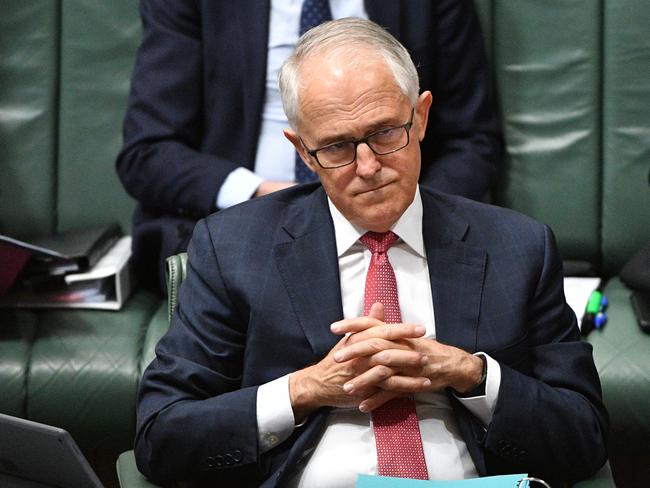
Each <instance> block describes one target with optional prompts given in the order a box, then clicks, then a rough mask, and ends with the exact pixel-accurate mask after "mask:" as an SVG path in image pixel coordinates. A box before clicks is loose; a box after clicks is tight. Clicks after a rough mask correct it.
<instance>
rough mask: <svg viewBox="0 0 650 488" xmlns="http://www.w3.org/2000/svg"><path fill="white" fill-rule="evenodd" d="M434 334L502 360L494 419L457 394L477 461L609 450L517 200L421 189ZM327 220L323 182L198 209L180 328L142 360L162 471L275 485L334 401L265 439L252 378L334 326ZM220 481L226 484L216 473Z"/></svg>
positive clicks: (541, 468)
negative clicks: (507, 205)
mask: <svg viewBox="0 0 650 488" xmlns="http://www.w3.org/2000/svg"><path fill="white" fill-rule="evenodd" d="M421 194H422V200H423V209H424V215H423V227H422V228H423V235H424V243H425V247H426V252H427V259H428V265H429V272H430V276H431V289H432V294H433V303H434V308H435V316H436V335H437V340H439V341H440V342H443V343H446V344H451V345H454V346H457V347H460V348H462V349H465V350H466V351H469V352H475V351H485V352H487V353H488V354H490V355H491V356H492V357H493V358H494V359H495V360H497V361H499V363H500V365H501V387H500V391H499V396H498V400H497V404H496V410H495V412H494V417H493V419H492V422H491V424H490V425H489V427H488V429H487V431H486V430H485V429H484V428H483V426H482V425H481V424H480V422H479V421H478V420H477V419H475V418H474V417H473V416H472V415H471V414H470V413H469V411H467V410H466V409H465V408H464V407H463V406H462V405H461V404H460V403H459V402H457V401H456V400H454V397H453V395H450V398H451V401H452V404H453V406H454V409H455V413H456V416H457V418H458V423H459V426H460V430H461V432H462V436H463V438H464V440H465V442H466V443H467V445H468V448H469V451H470V454H471V456H472V458H473V460H474V462H475V464H476V467H477V469H478V471H479V473H480V474H481V475H488V474H497V473H505V472H530V473H534V474H538V475H541V476H543V477H546V478H555V479H558V478H561V479H579V478H583V477H586V476H589V475H591V474H592V473H593V472H595V471H596V470H597V469H598V468H599V467H600V466H601V465H602V464H603V463H604V461H605V459H606V447H605V440H604V437H605V435H604V433H605V432H606V430H607V425H608V419H607V413H606V411H605V408H604V407H603V404H602V401H601V392H600V384H599V380H598V375H597V372H596V370H595V367H594V364H593V359H592V354H591V345H589V344H588V343H585V342H581V341H580V336H579V331H578V328H577V325H576V319H575V315H574V314H573V312H572V311H571V309H570V308H569V307H568V305H567V304H566V302H565V299H564V294H563V286H562V278H563V277H562V266H561V260H560V258H559V256H558V252H557V249H556V246H555V242H554V238H553V236H552V233H551V231H550V230H549V229H548V227H546V226H544V225H542V224H539V223H537V222H535V221H533V220H532V219H530V218H527V217H524V216H522V215H520V214H517V213H515V212H512V211H510V210H506V209H502V208H498V207H493V206H489V205H486V204H481V203H477V202H474V201H471V200H467V199H464V198H461V197H454V196H450V195H445V194H442V193H438V192H433V191H430V190H427V189H425V188H421ZM342 314H343V312H342V305H341V296H340V283H339V272H338V261H337V253H336V244H335V238H334V228H333V223H332V220H331V216H330V212H329V208H328V205H327V198H326V195H325V192H324V191H323V189H322V187H321V186H320V185H318V184H312V185H306V186H300V187H295V188H292V189H289V190H285V191H282V192H279V193H276V194H272V195H269V196H268V197H264V198H261V199H255V200H251V201H249V202H246V203H244V204H242V205H239V206H236V207H233V208H231V209H228V210H225V211H221V212H217V213H216V214H214V215H212V216H210V217H209V218H207V219H206V220H202V221H200V222H199V223H198V224H197V226H196V229H195V231H194V236H193V238H192V241H191V244H190V247H189V261H188V273H187V278H186V280H185V282H184V283H183V286H182V288H181V292H180V302H179V306H178V309H177V311H176V313H175V315H174V319H173V322H172V326H171V328H170V330H169V332H168V333H167V335H166V336H164V337H163V338H162V340H161V341H160V342H159V344H158V346H157V349H156V354H157V356H156V359H155V360H154V361H153V362H152V364H151V365H150V366H149V368H148V369H147V370H146V372H145V373H144V376H143V380H142V383H141V388H140V392H139V401H138V421H137V436H136V447H135V451H136V459H137V463H138V467H139V468H140V470H141V471H142V472H143V473H144V474H145V475H147V476H148V477H150V478H151V479H153V480H156V481H159V482H164V481H169V480H172V479H189V480H191V481H189V482H188V485H189V486H202V483H205V484H206V485H207V484H209V483H212V486H258V485H262V486H276V485H277V484H281V483H282V480H283V476H284V475H285V474H286V473H288V472H291V470H292V468H293V467H294V465H295V463H296V461H297V460H298V459H300V457H301V456H302V454H303V453H304V451H305V450H306V449H307V448H308V447H309V446H310V444H311V443H313V442H314V441H315V440H316V439H317V436H318V434H319V432H320V430H321V428H322V426H323V420H324V419H325V416H326V415H327V409H321V410H319V411H318V412H316V413H314V414H313V415H312V416H311V417H310V418H309V420H308V422H307V423H306V424H305V425H304V426H302V427H300V428H297V429H296V430H295V431H294V433H293V435H292V437H291V438H290V439H288V440H287V441H285V442H283V443H282V444H280V445H279V446H277V447H275V448H274V449H273V450H271V451H270V452H268V453H265V454H260V453H259V452H258V441H257V431H256V427H257V424H256V394H257V388H258V386H259V385H261V384H263V383H266V382H268V381H271V380H273V379H275V378H278V377H280V376H282V375H285V374H288V373H290V372H292V371H295V370H298V369H300V368H303V367H305V366H307V365H310V364H313V363H315V362H317V361H319V360H320V359H321V358H322V357H324V356H325V355H326V354H327V352H328V351H329V350H330V349H331V348H332V347H333V346H334V344H335V343H336V342H337V341H338V340H339V337H337V336H335V335H333V334H332V333H331V332H330V330H329V324H331V323H332V322H334V321H336V320H340V319H341V318H342ZM219 483H221V484H219Z"/></svg>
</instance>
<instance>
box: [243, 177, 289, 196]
mask: <svg viewBox="0 0 650 488" xmlns="http://www.w3.org/2000/svg"><path fill="white" fill-rule="evenodd" d="M293 185H295V183H294V182H293V181H263V182H262V183H261V184H260V186H258V187H257V190H255V194H254V195H253V196H255V197H261V196H264V195H268V194H269V193H273V192H274V191H279V190H284V189H285V188H289V187H290V186H293Z"/></svg>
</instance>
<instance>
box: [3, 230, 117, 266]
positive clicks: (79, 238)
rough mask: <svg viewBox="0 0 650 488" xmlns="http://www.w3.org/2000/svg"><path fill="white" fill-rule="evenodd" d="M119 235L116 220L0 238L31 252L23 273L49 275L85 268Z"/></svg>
mask: <svg viewBox="0 0 650 488" xmlns="http://www.w3.org/2000/svg"><path fill="white" fill-rule="evenodd" d="M121 235H122V231H121V230H120V227H119V226H118V225H117V224H108V225H103V226H95V227H85V228H82V229H76V230H70V231H67V232H62V233H59V234H52V235H46V236H41V237H35V238H30V239H23V240H21V239H16V238H13V237H9V236H6V235H2V234H0V241H1V242H5V243H7V244H9V245H12V246H16V247H18V248H21V249H24V250H26V251H29V252H30V253H31V254H32V257H31V259H30V261H29V263H28V264H27V267H26V269H25V273H26V274H28V275H50V276H52V275H60V274H65V273H77V272H82V271H86V270H88V269H89V268H91V267H92V266H94V265H95V263H97V261H99V258H101V257H102V256H103V255H104V254H105V253H106V251H108V250H109V249H110V248H111V247H112V246H113V244H115V242H116V241H117V239H119V238H120V237H121Z"/></svg>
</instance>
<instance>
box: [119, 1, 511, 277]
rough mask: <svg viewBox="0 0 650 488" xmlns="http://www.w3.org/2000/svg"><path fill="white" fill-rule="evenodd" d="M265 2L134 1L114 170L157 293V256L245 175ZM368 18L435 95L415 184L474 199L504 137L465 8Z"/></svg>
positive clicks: (460, 4)
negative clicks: (137, 18) (138, 41)
mask: <svg viewBox="0 0 650 488" xmlns="http://www.w3.org/2000/svg"><path fill="white" fill-rule="evenodd" d="M269 3H270V2H269V1H268V0H266V1H264V0H237V1H233V2H225V1H212V0H206V1H199V0H192V1H190V0H173V1H164V0H142V1H141V15H142V20H143V26H144V38H143V42H142V45H141V46H140V49H139V51H138V54H137V59H136V64H135V69H134V73H133V79H132V87H131V95H130V100H129V107H128V111H127V114H126V119H125V123H124V146H123V148H122V151H121V153H120V154H119V156H118V159H117V170H118V174H119V176H120V179H121V181H122V183H123V184H124V187H125V188H126V190H127V192H128V193H129V194H130V195H131V196H133V197H134V198H135V199H136V200H137V201H138V206H137V209H136V211H135V214H134V218H133V255H134V262H135V264H136V273H137V274H138V276H139V278H140V279H141V280H144V281H147V280H148V281H151V282H150V283H149V285H151V286H154V287H158V286H160V284H159V283H158V277H159V276H163V273H162V270H163V269H164V259H165V258H166V257H167V256H169V255H171V254H175V253H177V252H180V251H183V250H185V249H186V247H187V242H188V240H189V237H190V234H191V231H192V228H193V227H194V224H195V222H196V221H197V220H198V219H199V218H202V217H205V216H207V215H208V214H210V213H211V212H213V211H215V210H216V208H215V201H216V195H217V193H218V191H219V189H220V187H221V185H222V183H223V181H224V180H225V178H226V177H227V176H228V174H229V173H230V172H231V171H233V170H234V169H235V168H237V167H239V166H245V167H247V168H249V169H253V165H254V161H255V154H256V148H257V140H258V137H259V132H260V124H261V114H262V108H263V105H264V86H265V76H266V55H267V42H266V40H267V37H268V30H269V26H268V23H269ZM365 7H366V10H367V13H368V15H369V17H370V19H371V20H374V21H376V22H377V23H379V24H380V25H382V26H384V27H386V28H387V29H388V30H389V31H390V32H391V33H392V34H393V35H395V36H396V37H397V38H398V39H399V40H400V41H401V42H402V44H404V45H405V46H406V47H407V49H409V51H410V53H411V56H412V57H413V59H414V61H415V64H416V66H417V68H418V72H419V75H420V85H421V87H422V89H423V90H426V89H429V90H431V91H432V92H433V95H434V106H433V109H432V115H431V121H430V124H429V127H430V129H429V132H430V134H429V135H428V137H427V138H426V139H425V143H424V145H423V147H422V153H423V165H422V174H421V177H420V182H421V183H423V184H425V185H427V186H429V187H432V188H436V189H438V190H441V191H445V192H450V193H454V194H460V195H463V196H466V197H469V198H474V199H481V198H482V197H484V196H485V195H486V194H487V192H488V191H489V189H490V187H491V185H492V183H494V181H495V178H496V175H497V169H498V165H499V163H500V160H501V153H502V147H501V138H500V132H499V127H498V121H497V118H496V114H495V111H494V108H493V105H492V102H491V100H490V96H489V73H488V68H487V65H486V59H485V55H484V47H483V40H482V37H481V32H480V28H479V24H478V21H477V18H476V14H475V12H474V10H473V6H472V2H471V1H470V0H438V1H431V0H421V1H418V0H404V1H398V0H373V1H367V2H366V3H365Z"/></svg>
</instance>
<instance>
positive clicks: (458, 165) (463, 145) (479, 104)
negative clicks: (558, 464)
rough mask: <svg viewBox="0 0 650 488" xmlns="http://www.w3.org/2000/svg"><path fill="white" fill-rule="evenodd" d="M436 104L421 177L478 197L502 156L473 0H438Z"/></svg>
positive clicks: (433, 75) (432, 184) (438, 186)
mask: <svg viewBox="0 0 650 488" xmlns="http://www.w3.org/2000/svg"><path fill="white" fill-rule="evenodd" d="M435 5H436V7H435V12H434V22H435V26H434V34H433V35H434V39H433V41H432V42H433V46H434V50H435V53H434V59H433V64H432V67H431V69H432V70H433V71H434V72H433V73H431V74H427V75H425V78H429V79H431V80H432V86H431V87H427V86H423V89H431V90H432V93H433V105H432V107H431V112H430V115H429V130H428V134H427V137H426V139H425V141H424V145H423V147H422V150H423V154H422V161H423V166H422V175H421V178H420V182H421V183H423V184H425V185H427V186H430V187H432V188H435V189H437V190H441V191H444V192H447V193H453V194H457V195H462V196H465V197H469V198H472V199H475V200H480V199H482V198H484V197H485V196H486V195H487V193H488V192H489V190H490V188H491V187H492V185H493V184H494V183H495V182H496V178H497V173H498V170H499V167H500V164H501V158H502V156H503V143H502V138H501V132H500V128H499V121H498V118H497V112H496V109H495V106H494V102H493V100H492V94H491V90H490V72H489V69H488V63H487V59H486V55H485V47H484V44H483V37H482V35H481V28H480V25H479V22H478V18H477V15H476V12H475V11H474V8H473V4H472V2H471V1H469V0H441V1H438V2H435Z"/></svg>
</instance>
